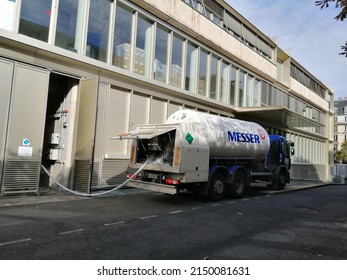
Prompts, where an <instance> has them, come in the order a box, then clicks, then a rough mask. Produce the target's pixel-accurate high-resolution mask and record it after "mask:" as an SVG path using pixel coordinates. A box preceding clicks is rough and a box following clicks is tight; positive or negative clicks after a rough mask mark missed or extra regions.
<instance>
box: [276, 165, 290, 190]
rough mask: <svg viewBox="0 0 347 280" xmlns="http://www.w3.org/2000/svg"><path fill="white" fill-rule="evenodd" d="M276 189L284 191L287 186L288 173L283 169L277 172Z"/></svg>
mask: <svg viewBox="0 0 347 280" xmlns="http://www.w3.org/2000/svg"><path fill="white" fill-rule="evenodd" d="M276 173H277V174H276V188H277V189H278V190H283V189H284V188H285V186H286V183H287V181H286V173H285V171H284V170H283V169H282V168H281V169H279V170H278V171H277V172H276Z"/></svg>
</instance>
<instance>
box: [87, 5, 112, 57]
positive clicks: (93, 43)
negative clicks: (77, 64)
mask: <svg viewBox="0 0 347 280" xmlns="http://www.w3.org/2000/svg"><path fill="white" fill-rule="evenodd" d="M110 5H111V3H110V2H109V1H100V0H90V8H89V19H88V33H87V50H86V55H87V56H89V57H91V58H95V59H97V60H100V61H103V62H106V58H107V44H108V30H109V22H110Z"/></svg>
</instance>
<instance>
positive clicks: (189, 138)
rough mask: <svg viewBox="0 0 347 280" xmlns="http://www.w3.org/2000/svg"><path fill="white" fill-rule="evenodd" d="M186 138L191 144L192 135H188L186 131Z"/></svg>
mask: <svg viewBox="0 0 347 280" xmlns="http://www.w3.org/2000/svg"><path fill="white" fill-rule="evenodd" d="M186 140H187V141H188V143H189V144H190V145H191V144H192V143H193V140H194V138H193V136H191V135H190V133H189V132H188V133H187V135H186Z"/></svg>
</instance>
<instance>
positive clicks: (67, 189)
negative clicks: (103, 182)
mask: <svg viewBox="0 0 347 280" xmlns="http://www.w3.org/2000/svg"><path fill="white" fill-rule="evenodd" d="M146 164H147V161H146V162H145V163H144V164H143V165H142V166H141V167H140V169H139V170H137V171H136V172H135V173H134V174H133V175H132V176H131V177H130V178H129V179H127V180H126V181H125V182H123V183H122V184H120V185H118V186H117V187H115V188H113V189H111V190H108V191H104V192H100V193H95V194H88V193H82V192H76V191H74V190H70V189H69V188H67V187H65V186H63V185H62V184H60V183H59V182H58V181H57V180H56V179H55V178H53V177H52V176H51V174H49V172H48V170H47V169H46V168H45V167H44V166H43V165H42V164H41V167H42V169H43V171H45V172H46V174H47V175H48V177H49V178H51V179H52V180H53V182H54V183H56V184H57V185H58V186H59V187H61V188H62V189H63V190H65V191H67V192H70V193H72V194H75V195H79V196H87V197H94V196H100V195H104V194H108V193H111V192H113V191H115V190H118V189H120V188H121V187H123V186H125V185H126V184H127V183H128V182H129V181H130V180H132V179H133V178H135V177H136V175H137V174H139V173H140V172H141V171H142V169H143V168H144V167H145V166H146Z"/></svg>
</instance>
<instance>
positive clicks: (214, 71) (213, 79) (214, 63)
mask: <svg viewBox="0 0 347 280" xmlns="http://www.w3.org/2000/svg"><path fill="white" fill-rule="evenodd" d="M217 75H218V58H217V57H216V56H214V55H212V59H211V75H210V98H212V99H216V95H217Z"/></svg>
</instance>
